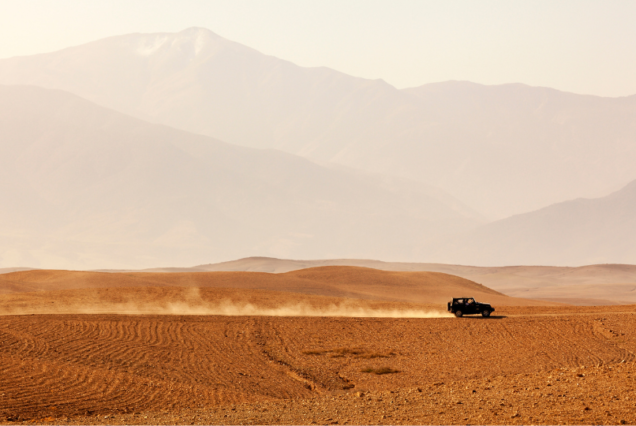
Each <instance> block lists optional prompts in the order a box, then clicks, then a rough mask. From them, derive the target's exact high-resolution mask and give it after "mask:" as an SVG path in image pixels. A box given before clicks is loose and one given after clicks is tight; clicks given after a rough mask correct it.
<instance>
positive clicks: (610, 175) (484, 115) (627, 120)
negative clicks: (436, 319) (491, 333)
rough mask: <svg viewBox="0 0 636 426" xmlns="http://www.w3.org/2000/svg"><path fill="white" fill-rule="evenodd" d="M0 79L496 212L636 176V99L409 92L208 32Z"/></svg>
mask: <svg viewBox="0 0 636 426" xmlns="http://www.w3.org/2000/svg"><path fill="white" fill-rule="evenodd" d="M0 84H33V85H38V86H43V87H48V88H55V89H62V90H67V91H70V92H72V93H75V94H77V95H79V96H82V97H84V98H86V99H89V100H91V101H93V102H95V103H97V104H99V105H103V106H106V107H109V108H113V109H115V110H118V111H121V112H124V113H127V114H131V115H133V116H137V117H140V118H143V119H148V120H151V121H154V122H157V123H161V124H166V125H169V126H172V127H175V128H179V129H182V130H187V131H190V132H193V133H199V134H204V135H207V136H212V137H215V138H218V139H220V140H223V141H225V142H228V143H233V144H239V145H244V146H250V147H257V148H275V149H280V150H284V151H287V152H289V153H292V154H297V155H301V156H304V157H307V158H310V159H313V160H319V161H329V162H333V163H337V164H341V165H345V166H348V167H353V168H356V169H361V170H367V171H372V172H379V173H384V174H390V175H396V176H401V177H406V178H409V179H413V180H417V181H420V182H423V183H425V184H428V185H432V186H435V187H439V188H441V189H443V190H445V191H447V192H448V193H450V194H451V195H453V196H455V197H456V198H458V199H460V200H461V201H463V202H464V203H466V204H468V205H469V206H471V207H472V208H474V209H476V210H477V211H479V212H481V213H483V214H484V215H486V216H487V217H489V218H491V219H502V218H505V217H507V216H510V215H512V214H519V213H525V212H528V211H531V210H535V209H538V208H542V207H546V206H547V205H550V204H552V203H556V202H561V201H564V200H568V199H574V198H579V197H598V196H603V195H607V194H608V193H610V192H611V191H614V190H617V189H619V188H620V187H621V186H623V185H625V184H626V183H627V182H629V181H631V180H633V179H636V168H635V167H633V165H634V164H636V147H635V145H636V144H635V141H636V120H635V119H634V117H636V96H631V97H626V98H601V97H596V96H581V95H575V94H571V93H564V92H560V91H557V90H552V89H547V88H536V87H528V86H524V85H521V84H509V85H503V86H482V85H478V84H473V83H467V82H447V83H440V84H432V85H425V86H422V87H419V88H413V89H406V90H398V89H396V88H395V87H393V86H391V85H389V84H387V83H386V82H384V81H382V80H366V79H362V78H355V77H352V76H348V75H346V74H343V73H340V72H337V71H334V70H331V69H328V68H303V67H299V66H296V65H294V64H292V63H290V62H287V61H284V60H280V59H277V58H274V57H272V56H267V55H264V54H261V53H259V52H257V51H255V50H253V49H251V48H249V47H245V46H242V45H240V44H238V43H234V42H231V41H228V40H226V39H223V38H222V37H219V36H218V35H216V34H214V33H212V32H211V31H209V30H206V29H200V28H191V29H188V30H185V31H182V32H180V33H176V34H129V35H123V36H117V37H111V38H107V39H103V40H99V41H96V42H92V43H88V44H85V45H82V46H78V47H72V48H68V49H65V50H62V51H59V52H53V53H47V54H41V55H34V56H28V57H16V58H10V59H5V60H1V61H0Z"/></svg>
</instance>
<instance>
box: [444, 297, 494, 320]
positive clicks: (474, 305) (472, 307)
mask: <svg viewBox="0 0 636 426" xmlns="http://www.w3.org/2000/svg"><path fill="white" fill-rule="evenodd" d="M494 310H495V308H493V307H492V306H490V305H489V304H488V303H479V302H475V299H473V298H472V297H454V298H453V301H452V302H448V311H449V312H452V313H453V314H455V316H456V317H461V316H464V315H473V314H481V315H482V316H484V317H489V316H490V314H491V313H492V312H493V311H494Z"/></svg>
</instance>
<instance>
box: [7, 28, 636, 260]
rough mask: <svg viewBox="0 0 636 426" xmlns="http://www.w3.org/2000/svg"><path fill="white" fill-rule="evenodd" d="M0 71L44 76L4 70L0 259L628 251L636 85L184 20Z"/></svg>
mask: <svg viewBox="0 0 636 426" xmlns="http://www.w3.org/2000/svg"><path fill="white" fill-rule="evenodd" d="M0 84H5V85H32V86H40V87H43V88H48V89H58V90H44V89H42V88H37V87H25V86H4V87H2V88H0V124H1V127H0V197H1V199H2V200H3V207H2V208H1V209H0V220H1V224H0V266H7V267H9V266H18V265H28V266H34V267H38V266H43V265H44V266H46V265H57V267H72V268H104V267H119V268H141V267H150V266H159V265H192V264H196V263H208V262H210V261H219V260H228V259H232V258H237V257H244V256H248V255H256V254H258V255H270V256H279V257H294V258H336V257H357V258H360V257H365V258H381V259H385V260H401V261H436V262H437V261H443V262H450V263H471V264H478V265H479V264H481V265H500V264H515V263H516V264H529V263H542V264H570V265H580V264H585V263H598V262H626V263H634V262H636V252H635V251H634V249H632V248H631V246H630V242H631V240H632V239H633V237H634V236H636V233H635V232H634V231H635V229H634V221H633V220H632V219H631V218H633V217H634V214H636V203H635V202H634V196H633V194H634V185H633V184H632V185H630V186H628V187H626V188H625V189H623V190H620V191H619V192H614V191H617V190H619V189H620V188H622V187H624V186H625V185H626V184H627V183H629V182H631V181H633V180H634V179H636V167H634V164H636V96H630V97H624V98H601V97H595V96H582V95H575V94H570V93H564V92H560V91H557V90H553V89H547V88H536V87H529V86H525V85H521V84H510V85H502V86H482V85H478V84H474V83H468V82H446V83H439V84H430V85H425V86H422V87H418V88H411V89H404V90H398V89H396V88H395V87H393V86H391V85H389V84H387V83H386V82H384V81H382V80H366V79H361V78H356V77H352V76H348V75H346V74H342V73H340V72H337V71H334V70H331V69H328V68H303V67H299V66H296V65H294V64H292V63H290V62H287V61H284V60H281V59H277V58H274V57H271V56H267V55H263V54H261V53H259V52H257V51H255V50H253V49H250V48H248V47H245V46H242V45H240V44H237V43H234V42H231V41H228V40H225V39H223V38H221V37H219V36H217V35H215V34H214V33H212V32H210V31H208V30H205V29H198V28H193V29H189V30H185V31H182V32H180V33H177V34H130V35H124V36H117V37H111V38H108V39H104V40H99V41H96V42H92V43H88V44H85V45H82V46H78V47H72V48H68V49H64V50H62V51H59V52H53V53H47V54H40V55H33V56H28V57H16V58H9V59H3V60H0ZM78 96H79V97H78ZM82 98H83V99H82ZM98 105H99V106H98ZM151 122H152V123H156V124H151ZM213 138H218V139H213ZM219 140H221V141H223V142H221V141H219ZM239 145H240V146H239ZM285 152H286V153H285ZM302 157H304V158H302ZM612 192H614V193H613V194H612V195H608V194H610V193H612ZM630 194H631V195H630ZM580 197H588V198H590V197H596V199H594V200H581V199H577V198H580ZM567 200H572V201H567ZM555 203H558V204H555ZM551 204H555V205H551ZM473 209H474V210H473ZM528 212H529V213H528ZM511 215H516V216H512V217H509V216H511ZM485 219H491V220H492V219H495V220H497V221H495V222H493V223H490V224H487V225H484V224H485V222H486V220H485ZM482 225H484V226H482Z"/></svg>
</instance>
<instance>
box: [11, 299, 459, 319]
mask: <svg viewBox="0 0 636 426" xmlns="http://www.w3.org/2000/svg"><path fill="white" fill-rule="evenodd" d="M3 311H4V312H0V315H32V314H120V315H221V316H272V317H356V318H446V317H452V315H451V314H449V313H448V312H445V311H442V310H439V311H437V310H431V309H428V310H425V309H386V308H375V307H365V306H360V305H359V304H356V303H346V302H344V303H335V304H334V303H332V304H329V305H325V306H312V305H310V304H307V303H298V304H288V305H281V306H277V307H263V306H258V305H255V304H252V303H242V302H233V301H229V300H223V301H220V302H218V303H213V304H197V303H188V302H175V303H167V304H161V305H160V304H152V303H149V304H144V303H100V304H94V305H92V304H85V305H81V306H80V305H68V306H58V307H55V308H53V307H36V306H34V307H32V308H21V309H10V308H8V309H7V308H5V309H3Z"/></svg>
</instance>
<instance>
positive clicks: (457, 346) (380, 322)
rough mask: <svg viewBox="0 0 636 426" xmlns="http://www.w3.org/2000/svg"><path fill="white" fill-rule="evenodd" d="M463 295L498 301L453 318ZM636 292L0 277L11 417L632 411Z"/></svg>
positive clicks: (268, 276)
mask: <svg viewBox="0 0 636 426" xmlns="http://www.w3.org/2000/svg"><path fill="white" fill-rule="evenodd" d="M452 297H475V298H476V299H477V300H478V301H483V302H488V303H491V304H492V305H493V306H494V307H495V308H496V311H495V312H494V313H493V315H492V316H491V317H490V318H482V317H481V316H471V317H463V318H455V317H454V316H452V315H450V314H449V313H448V312H447V311H446V302H447V301H448V300H450V298H452ZM635 326H636V306H635V305H611V306H573V305H568V304H564V303H556V302H552V301H546V300H533V299H524V298H514V297H509V296H506V295H505V294H503V293H500V292H497V291H495V290H492V289H490V288H488V287H486V286H483V285H480V284H478V283H475V282H473V281H470V280H468V279H465V278H460V277H457V276H453V275H448V274H444V273H437V272H418V271H415V272H404V271H402V272H396V271H381V270H376V269H371V268H362V267H351V266H324V267H315V268H308V269H300V270H295V271H290V272H285V273H263V272H240V271H238V272H222V271H217V272H181V273H162V272H118V273H106V272H75V271H46V270H45V271H41V270H33V271H16V272H10V273H5V274H0V359H1V361H0V422H1V423H3V424H32V423H40V424H46V423H57V424H59V423H63V424H175V423H176V424H634V423H636V382H635V378H636V365H635V361H636V356H635V355H634V353H635V351H636V327H635Z"/></svg>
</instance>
